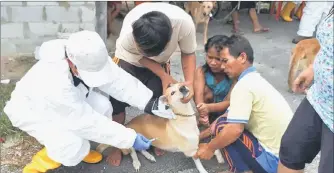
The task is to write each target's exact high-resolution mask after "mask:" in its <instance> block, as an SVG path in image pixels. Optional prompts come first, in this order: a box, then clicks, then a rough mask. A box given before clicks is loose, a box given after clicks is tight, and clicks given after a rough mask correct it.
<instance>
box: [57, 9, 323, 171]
mask: <svg viewBox="0 0 334 173" xmlns="http://www.w3.org/2000/svg"><path fill="white" fill-rule="evenodd" d="M260 21H261V23H262V24H263V25H265V26H266V27H270V29H271V32H270V33H265V34H253V33H252V29H251V28H252V25H251V22H250V20H249V18H248V16H247V14H246V13H243V14H242V15H241V29H242V30H243V31H244V32H245V36H246V37H247V38H248V39H249V40H250V42H251V44H252V46H253V49H254V52H255V63H254V65H255V67H256V68H257V69H258V71H259V72H260V73H261V74H262V75H263V76H264V78H266V79H267V80H268V81H269V82H270V83H271V84H272V85H273V86H274V87H275V88H276V89H277V90H278V91H279V92H281V93H282V95H283V96H284V97H285V98H286V100H287V101H288V102H289V103H290V105H291V108H292V109H293V110H295V109H296V107H297V106H298V104H299V103H300V101H301V99H302V98H303V97H304V96H301V95H295V94H292V93H289V92H288V89H287V77H286V76H287V73H288V71H287V70H288V64H289V56H290V52H291V49H292V48H293V47H294V45H293V44H292V43H291V40H292V38H293V36H294V35H295V33H296V31H297V29H298V22H292V23H285V22H276V21H275V20H274V19H273V18H271V19H268V15H261V16H260ZM199 28H200V31H198V33H197V36H198V38H197V41H198V51H197V65H201V64H203V62H204V57H203V56H204V52H203V45H202V42H203V41H202V38H203V34H202V33H201V31H202V29H201V27H199ZM230 31H231V26H230V25H223V24H219V23H217V22H216V21H212V22H211V23H210V26H209V36H213V35H216V34H226V35H230V34H231V32H230ZM179 57H180V56H179V55H178V54H175V55H174V56H173V58H172V73H173V76H174V77H175V78H176V79H177V80H180V79H181V78H182V70H181V62H180V58H179ZM139 112H140V111H138V110H136V109H132V108H131V109H129V111H128V119H130V118H131V117H133V115H137V114H138V113H139ZM93 146H94V144H93ZM104 155H106V153H104ZM138 156H139V160H140V161H141V163H142V167H141V169H140V171H139V172H140V173H196V172H197V170H196V168H195V164H194V163H193V162H192V160H191V159H189V158H185V157H184V156H183V154H178V153H167V154H166V155H165V156H162V157H157V158H156V159H157V163H150V162H148V161H147V160H146V159H145V158H144V157H143V156H142V155H141V154H138ZM317 160H318V159H317ZM317 160H316V162H317ZM203 165H204V167H205V168H206V169H207V170H208V171H209V172H210V173H211V172H212V173H213V172H217V171H222V170H225V169H226V165H218V164H217V161H216V159H213V160H211V161H204V162H203ZM52 172H53V173H65V172H66V173H72V172H73V173H79V172H80V173H132V172H135V171H134V169H133V167H132V164H131V159H130V157H129V156H126V157H124V158H123V161H122V164H121V166H120V167H111V166H109V165H107V163H106V162H105V161H103V162H102V163H100V164H96V165H88V164H84V163H82V164H80V165H78V166H76V167H71V168H64V167H62V168H60V169H57V170H56V171H52ZM306 172H308V173H315V172H317V164H316V163H313V164H311V165H309V167H308V169H307V170H306Z"/></svg>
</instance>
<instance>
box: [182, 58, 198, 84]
mask: <svg viewBox="0 0 334 173" xmlns="http://www.w3.org/2000/svg"><path fill="white" fill-rule="evenodd" d="M181 63H182V70H183V75H184V80H185V82H186V83H188V84H189V85H193V83H194V74H195V69H196V55H195V52H193V53H189V54H188V53H183V52H182V53H181Z"/></svg>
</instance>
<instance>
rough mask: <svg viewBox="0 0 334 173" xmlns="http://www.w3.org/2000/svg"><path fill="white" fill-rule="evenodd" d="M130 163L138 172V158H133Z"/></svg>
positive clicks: (139, 165)
mask: <svg viewBox="0 0 334 173" xmlns="http://www.w3.org/2000/svg"><path fill="white" fill-rule="evenodd" d="M132 165H133V167H134V168H135V170H136V172H138V171H139V169H140V167H141V164H140V162H139V160H134V161H133V162H132Z"/></svg>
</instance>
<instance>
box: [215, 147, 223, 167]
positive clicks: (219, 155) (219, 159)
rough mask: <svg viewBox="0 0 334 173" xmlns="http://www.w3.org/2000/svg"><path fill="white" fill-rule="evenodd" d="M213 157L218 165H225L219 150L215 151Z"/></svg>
mask: <svg viewBox="0 0 334 173" xmlns="http://www.w3.org/2000/svg"><path fill="white" fill-rule="evenodd" d="M215 156H216V158H217V161H218V163H220V164H222V163H225V160H224V157H223V155H222V153H221V152H220V150H216V151H215Z"/></svg>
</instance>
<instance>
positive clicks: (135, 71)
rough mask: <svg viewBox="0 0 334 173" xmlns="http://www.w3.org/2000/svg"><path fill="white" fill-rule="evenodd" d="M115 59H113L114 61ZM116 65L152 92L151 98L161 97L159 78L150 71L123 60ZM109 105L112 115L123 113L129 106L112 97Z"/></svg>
mask: <svg viewBox="0 0 334 173" xmlns="http://www.w3.org/2000/svg"><path fill="white" fill-rule="evenodd" d="M115 58H116V57H114V59H115ZM116 62H118V63H117V64H118V65H119V66H120V67H121V68H122V69H123V70H125V71H126V72H128V73H130V74H131V75H132V76H134V77H135V78H137V79H138V80H140V81H141V82H142V83H143V84H144V85H145V86H146V87H147V88H149V89H150V90H152V92H153V97H160V96H161V95H162V83H161V80H160V78H159V77H158V76H157V75H155V74H154V73H153V72H152V71H150V70H149V69H147V68H141V67H137V66H134V65H132V64H130V63H128V62H126V61H124V60H121V59H119V61H118V60H117V61H116ZM134 92H136V91H134ZM109 100H110V102H111V105H112V106H113V109H114V110H113V115H117V114H119V113H121V112H125V108H126V107H128V106H129V104H127V103H124V102H121V101H118V100H116V99H114V98H113V97H109Z"/></svg>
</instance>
